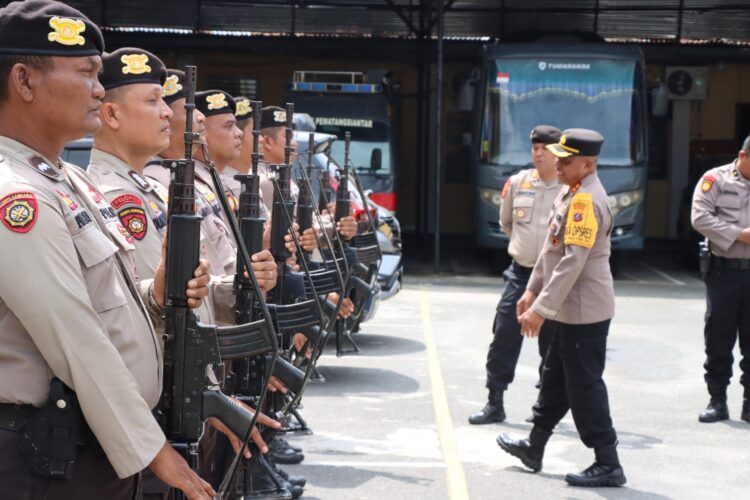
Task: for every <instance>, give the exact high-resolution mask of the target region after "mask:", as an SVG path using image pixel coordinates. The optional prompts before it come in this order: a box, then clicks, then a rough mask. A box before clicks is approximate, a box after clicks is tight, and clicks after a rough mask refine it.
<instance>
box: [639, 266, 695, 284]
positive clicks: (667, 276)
mask: <svg viewBox="0 0 750 500" xmlns="http://www.w3.org/2000/svg"><path fill="white" fill-rule="evenodd" d="M641 265H642V266H643V267H645V268H646V269H648V270H649V271H652V272H655V273H656V274H658V275H659V276H661V277H662V278H664V279H665V280H667V281H671V282H672V283H674V284H675V285H680V286H685V285H687V283H685V282H684V281H680V280H678V279H677V278H673V277H671V276H670V275H668V274H667V273H665V272H664V271H661V270H659V269H656V268H655V267H651V266H649V265H648V264H646V263H645V262H641Z"/></svg>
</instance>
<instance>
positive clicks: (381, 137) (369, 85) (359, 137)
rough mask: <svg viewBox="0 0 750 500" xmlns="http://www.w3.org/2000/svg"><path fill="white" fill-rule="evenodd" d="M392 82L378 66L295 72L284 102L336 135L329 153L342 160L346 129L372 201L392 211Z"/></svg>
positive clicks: (394, 181) (395, 153) (394, 175)
mask: <svg viewBox="0 0 750 500" xmlns="http://www.w3.org/2000/svg"><path fill="white" fill-rule="evenodd" d="M392 87H393V86H392V85H391V84H390V83H389V81H388V79H387V78H386V77H385V74H384V72H382V71H371V72H368V73H367V74H365V73H357V72H344V71H295V72H294V75H293V78H292V81H291V82H290V84H289V94H288V95H287V96H286V97H285V98H284V102H292V103H294V105H295V110H296V111H297V112H299V113H307V114H309V115H310V116H311V117H312V118H313V120H314V122H315V125H316V131H317V132H322V133H324V134H332V135H335V136H336V137H337V138H338V139H339V140H338V141H336V142H334V143H333V146H332V149H331V156H332V157H333V158H334V159H335V160H336V161H337V162H339V163H342V162H343V160H344V150H343V144H344V132H347V131H348V132H351V152H350V155H351V161H352V164H353V166H354V168H356V170H357V174H358V175H359V178H360V179H361V181H362V184H363V187H364V188H365V189H366V190H370V191H372V195H371V198H372V200H373V201H374V202H375V203H377V204H378V205H381V206H383V207H385V208H387V209H389V210H392V211H395V210H396V206H397V203H396V188H397V175H398V168H397V159H398V151H397V145H396V133H395V129H394V123H396V119H395V118H396V116H395V115H396V112H397V109H398V106H397V105H396V102H395V98H394V97H393V96H394V95H395V94H396V92H393V88H392Z"/></svg>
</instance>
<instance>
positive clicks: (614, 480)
mask: <svg viewBox="0 0 750 500" xmlns="http://www.w3.org/2000/svg"><path fill="white" fill-rule="evenodd" d="M594 453H595V454H596V461H594V463H593V464H592V465H591V466H590V467H589V468H588V469H586V470H584V471H583V472H579V473H578V474H566V476H565V481H566V482H567V483H568V484H569V485H571V486H583V487H587V488H600V487H605V486H622V485H623V484H625V482H626V481H627V479H625V473H624V472H623V471H622V467H621V466H620V460H619V459H618V458H617V443H615V444H611V445H609V446H604V447H602V448H597V449H595V450H594Z"/></svg>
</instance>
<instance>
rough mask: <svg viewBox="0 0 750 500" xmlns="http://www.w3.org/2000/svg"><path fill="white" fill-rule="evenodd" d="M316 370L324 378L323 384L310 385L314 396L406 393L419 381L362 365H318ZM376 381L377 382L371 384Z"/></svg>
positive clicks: (413, 390) (413, 388)
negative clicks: (346, 393)
mask: <svg viewBox="0 0 750 500" xmlns="http://www.w3.org/2000/svg"><path fill="white" fill-rule="evenodd" d="M318 371H319V372H320V374H321V375H323V376H324V377H325V379H326V381H325V383H323V384H318V383H316V384H313V385H311V386H310V394H311V395H316V396H326V395H330V396H333V395H336V396H340V395H341V394H342V393H345V392H348V393H352V394H372V393H373V392H379V393H380V392H382V393H395V394H408V393H412V392H417V391H418V390H419V382H417V381H416V380H415V379H413V378H411V377H407V376H405V375H402V374H400V373H397V372H394V371H392V370H384V369H381V368H367V367H364V366H331V365H325V364H323V365H319V367H318ZM373 381H377V384H373Z"/></svg>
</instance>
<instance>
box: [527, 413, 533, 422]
mask: <svg viewBox="0 0 750 500" xmlns="http://www.w3.org/2000/svg"><path fill="white" fill-rule="evenodd" d="M526 422H528V423H530V424H533V423H534V414H531V415H529V416H528V417H526Z"/></svg>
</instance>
